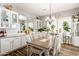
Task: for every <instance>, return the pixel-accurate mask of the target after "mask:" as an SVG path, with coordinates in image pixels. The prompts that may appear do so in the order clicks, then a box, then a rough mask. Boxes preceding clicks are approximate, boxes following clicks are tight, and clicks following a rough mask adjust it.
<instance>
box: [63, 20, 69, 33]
mask: <svg viewBox="0 0 79 59" xmlns="http://www.w3.org/2000/svg"><path fill="white" fill-rule="evenodd" d="M63 29H64V30H65V31H68V32H69V29H70V28H69V25H68V22H67V21H64V22H63Z"/></svg>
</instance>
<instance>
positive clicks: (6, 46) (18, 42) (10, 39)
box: [0, 33, 30, 55]
mask: <svg viewBox="0 0 79 59" xmlns="http://www.w3.org/2000/svg"><path fill="white" fill-rule="evenodd" d="M27 41H30V37H29V35H25V34H24V33H17V34H11V35H7V36H5V37H0V55H4V54H6V53H8V52H10V51H13V50H15V49H18V48H21V47H23V46H25V45H26V44H27V43H26V42H27Z"/></svg>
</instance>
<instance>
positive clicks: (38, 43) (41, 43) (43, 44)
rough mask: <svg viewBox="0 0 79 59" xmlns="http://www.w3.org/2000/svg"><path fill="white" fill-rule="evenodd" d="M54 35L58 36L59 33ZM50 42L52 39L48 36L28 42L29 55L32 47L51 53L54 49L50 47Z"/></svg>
mask: <svg viewBox="0 0 79 59" xmlns="http://www.w3.org/2000/svg"><path fill="white" fill-rule="evenodd" d="M52 35H55V36H56V35H57V34H52ZM49 42H50V39H48V38H39V39H33V40H32V41H31V42H27V55H28V56H29V55H31V47H34V48H37V49H39V50H41V51H46V52H47V55H50V51H53V48H51V49H50V46H49Z"/></svg>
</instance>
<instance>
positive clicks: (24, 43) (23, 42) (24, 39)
mask: <svg viewBox="0 0 79 59" xmlns="http://www.w3.org/2000/svg"><path fill="white" fill-rule="evenodd" d="M21 42H22V44H21V45H22V46H24V45H26V44H27V43H26V42H27V37H26V36H22V37H21Z"/></svg>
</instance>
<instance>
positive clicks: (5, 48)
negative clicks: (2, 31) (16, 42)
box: [1, 38, 12, 53]
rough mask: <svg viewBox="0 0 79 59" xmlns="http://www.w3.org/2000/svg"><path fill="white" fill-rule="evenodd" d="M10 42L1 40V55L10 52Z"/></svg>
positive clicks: (8, 39)
mask: <svg viewBox="0 0 79 59" xmlns="http://www.w3.org/2000/svg"><path fill="white" fill-rule="evenodd" d="M11 42H12V40H11V39H10V38H5V39H1V53H6V52H9V51H11V49H12V45H11Z"/></svg>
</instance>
